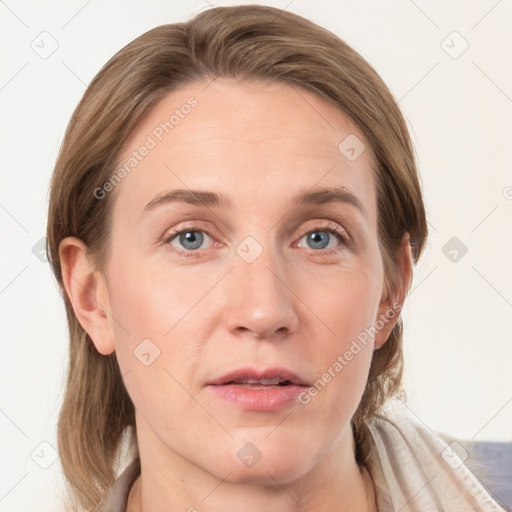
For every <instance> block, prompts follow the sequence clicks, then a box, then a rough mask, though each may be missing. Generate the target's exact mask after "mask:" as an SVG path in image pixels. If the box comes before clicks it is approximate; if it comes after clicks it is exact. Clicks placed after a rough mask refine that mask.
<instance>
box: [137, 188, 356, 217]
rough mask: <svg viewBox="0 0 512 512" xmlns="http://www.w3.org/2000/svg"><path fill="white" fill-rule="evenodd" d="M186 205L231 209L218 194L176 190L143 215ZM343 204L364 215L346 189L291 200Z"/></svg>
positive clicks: (303, 193) (155, 200) (158, 199)
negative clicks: (179, 203) (164, 207)
mask: <svg viewBox="0 0 512 512" xmlns="http://www.w3.org/2000/svg"><path fill="white" fill-rule="evenodd" d="M176 202H181V203H188V204H192V205H196V206H208V207H222V208H225V209H229V208H232V207H233V202H232V201H231V199H230V198H229V197H227V196H225V195H224V194H221V193H218V192H210V191H205V190H190V189H189V190H186V189H177V190H169V191H164V192H161V193H160V194H157V195H156V196H155V197H154V198H153V199H151V201H150V202H149V203H148V204H146V206H145V208H144V212H143V214H145V213H147V212H149V211H151V210H154V209H156V208H157V207H159V206H162V205H164V204H170V203H176ZM335 202H336V203H345V204H349V205H352V206H354V207H355V208H357V209H358V210H359V211H360V212H361V213H362V214H363V215H366V210H365V209H364V207H363V205H362V204H361V201H359V199H358V198H357V197H356V196H355V195H354V194H353V193H352V192H351V191H350V190H348V189H347V188H346V187H343V186H338V187H329V188H321V189H317V190H314V191H313V190H305V191H301V192H299V193H298V194H297V195H296V196H295V197H294V198H293V199H292V203H293V205H295V206H302V205H321V204H326V203H335Z"/></svg>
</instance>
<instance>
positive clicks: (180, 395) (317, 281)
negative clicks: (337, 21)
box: [48, 6, 503, 512]
mask: <svg viewBox="0 0 512 512" xmlns="http://www.w3.org/2000/svg"><path fill="white" fill-rule="evenodd" d="M426 236H427V226H426V220H425V210H424V205H423V200H422V195H421V189H420V184H419V179H418V175H417V169H416V166H415V161H414V156H413V150H412V146H411V142H410V138H409V134H408V132H407V128H406V125H405V122H404V119H403V117H402V115H401V113H400V111H399V109H398V107H397V105H396V103H395V101H394V99H393V97H392V95H391V94H390V92H389V90H388V89H387V87H386V86H385V84H384V83H383V82H382V80H381V79H380V77H379V76H378V75H377V74H376V72H375V71H374V70H373V69H372V68H371V67H370V66H369V64H368V63H367V62H366V61H365V60H364V59H363V58H362V57H361V56H360V55H359V54H357V53H356V52H355V51H354V50H353V49H351V48H350V47H349V46H347V45H346V44H345V43H344V42H343V41H341V40H340V39H339V38H337V37H336V36H335V35H333V34H332V33H330V32H328V31H326V30H324V29H322V28H320V27H318V26H316V25H314V24H313V23H311V22H309V21H307V20H305V19H303V18H301V17H299V16H297V15H294V14H291V13H288V12H285V11H280V10H277V9H274V8H270V7H262V6H240V7H231V8H214V9H211V10H208V11H206V12H203V13H201V14H199V15H197V16H196V17H195V18H194V19H192V20H191V21H189V22H188V23H180V24H175V25H165V26H161V27H157V28H155V29H153V30H151V31H149V32H147V33H146V34H143V35H142V36H140V37H139V38H137V39H136V40H135V41H133V42H132V43H130V44H129V45H127V46H126V47H125V48H123V49H122V50H121V51H120V52H118V53H117V54H116V55H115V56H114V57H113V58H112V59H111V60H110V61H109V62H108V63H107V64H106V65H105V66H104V67H103V68H102V70H101V71H100V72H99V73H98V75H97V76H96V77H95V78H94V80H93V81H92V83H91V84H90V86H89V87H88V89H87V91H86V92H85V94H84V97H83V99H82V100H81V102H80V104H79V105H78V107H77V109H76V111H75V113H74V114H73V117H72V119H71V122H70V124H69V127H68V130H67V132H66V136H65V139H64V142H63V146H62V149H61V152H60V155H59V158H58V161H57V164H56V168H55V172H54V176H53V179H52V186H51V197H50V207H49V220H48V252H49V260H50V262H51V264H52V268H53V271H54V272H55V275H56V277H57V280H58V282H59V284H60V286H61V287H62V290H63V292H64V300H65V303H66V308H67V314H68V322H69V328H70V367H69V374H68V382H67V389H66V393H65V397H64V403H63V406H62V410H61V414H60V419H59V427H58V429H59V431H58V439H59V452H60V456H61V461H62V466H63V469H64V472H65V475H66V478H67V480H68V482H69V484H70V490H71V491H72V494H73V495H74V496H75V497H76V499H77V501H78V505H80V506H83V507H84V508H85V509H87V510H104V511H106V510H122V511H125V510H126V511H129V512H135V511H137V512H138V511H157V510H166V511H168V510H190V511H192V510H205V511H209V510H223V511H229V510H232V509H233V510H235V509H236V510H240V508H241V507H242V508H243V510H245V511H260V510H262V509H266V510H280V511H292V510H293V511H295V510H308V511H311V512H312V511H316V510H337V511H339V510H346V511H355V510H364V511H376V510H379V511H391V510H397V511H398V510H402V511H404V512H405V511H413V510H422V511H424V510H425V511H426V510H429V511H430V510H432V511H433V510H449V511H459V510H460V511H463V510H464V511H466V510H479V511H498V510H503V509H501V507H499V506H498V505H497V504H496V502H494V501H493V499H492V498H491V497H490V496H489V495H488V494H487V493H486V492H485V490H484V489H483V487H482V486H481V485H480V484H479V483H478V481H477V480H476V479H475V477H473V475H472V474H471V473H470V472H469V471H468V470H467V469H466V468H465V466H464V465H457V464H449V463H448V462H446V460H447V458H446V457H445V456H444V455H442V452H443V450H444V449H445V448H446V444H444V443H443V442H442V441H441V440H440V439H439V438H438V437H437V436H435V435H434V434H432V433H431V432H430V431H429V430H428V429H427V428H426V427H424V426H423V425H421V424H419V423H418V422H417V421H415V420H414V418H413V417H412V416H411V415H410V414H408V413H407V408H406V407H405V406H404V405H403V402H401V401H400V400H394V401H390V399H391V398H393V397H394V398H397V397H398V398H400V397H402V395H401V394H400V393H401V387H400V382H401V374H402V325H401V319H400V310H401V308H402V305H403V303H404V300H405V297H406V294H407V291H408V288H409V286H410V283H411V277H412V266H413V264H414V263H416V261H417V260H418V258H419V257H420V255H421V252H422V249H423V247H424V243H425V239H426ZM402 398H403V397H402ZM393 403H394V404H395V405H394V406H392V405H393ZM400 405H401V407H400ZM125 434H126V436H127V437H126V438H125V437H124V436H125ZM125 439H126V440H127V443H128V447H129V448H130V449H131V451H132V456H133V462H132V463H131V464H130V465H129V466H128V468H127V469H126V470H125V471H124V473H123V474H122V475H121V477H120V478H119V479H118V480H117V481H116V482H115V483H114V479H115V475H116V472H117V469H118V464H119V457H120V453H121V451H122V448H123V446H124V445H123V443H122V441H123V440H125Z"/></svg>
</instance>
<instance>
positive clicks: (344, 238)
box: [163, 222, 351, 258]
mask: <svg viewBox="0 0 512 512" xmlns="http://www.w3.org/2000/svg"><path fill="white" fill-rule="evenodd" d="M189 231H196V232H200V233H206V234H207V235H208V236H209V237H210V238H211V239H212V240H214V237H213V236H212V235H211V234H210V233H209V231H208V230H207V229H204V228H202V227H201V226H198V225H197V224H190V225H186V226H183V227H182V228H181V229H179V230H173V231H171V232H170V233H167V234H166V235H165V237H164V239H163V243H164V244H165V245H167V246H171V242H172V240H174V239H175V238H176V237H177V236H178V235H181V234H183V233H187V232H189ZM314 231H325V232H327V233H330V234H334V235H335V236H337V237H338V238H339V239H340V244H339V246H336V247H332V248H330V249H320V250H315V249H310V251H311V252H313V253H317V254H318V255H319V256H325V255H330V254H335V253H339V252H341V251H343V250H344V247H343V246H345V247H351V243H350V239H349V236H348V234H347V233H346V232H345V230H340V228H339V227H338V226H337V225H336V224H334V223H333V222H326V223H323V224H321V225H314V226H309V227H308V228H307V229H305V230H301V231H300V235H299V240H300V239H301V238H302V237H303V236H304V235H307V234H308V233H312V232H314ZM171 247H172V250H173V251H175V252H176V253H177V254H179V255H180V256H184V257H186V258H190V257H199V256H201V252H202V251H201V250H195V251H191V250H188V251H187V250H185V249H178V248H177V247H174V246H171Z"/></svg>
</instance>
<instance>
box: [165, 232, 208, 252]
mask: <svg viewBox="0 0 512 512" xmlns="http://www.w3.org/2000/svg"><path fill="white" fill-rule="evenodd" d="M205 241H207V242H208V241H209V245H208V246H207V247H204V246H203V244H204V243H205ZM211 242H212V237H211V236H210V235H209V234H208V233H206V232H205V231H202V230H199V229H192V228H185V229H182V230H181V231H175V232H173V233H171V234H170V235H169V236H168V237H167V239H166V240H165V243H167V244H169V245H172V246H173V247H176V248H177V249H178V252H187V251H197V249H207V248H208V247H210V246H211Z"/></svg>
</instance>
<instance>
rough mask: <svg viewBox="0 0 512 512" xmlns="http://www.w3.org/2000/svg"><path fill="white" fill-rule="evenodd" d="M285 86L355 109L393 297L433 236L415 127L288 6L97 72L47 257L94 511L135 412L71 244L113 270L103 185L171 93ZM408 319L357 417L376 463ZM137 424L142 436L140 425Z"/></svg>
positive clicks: (70, 458) (355, 58)
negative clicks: (79, 281)
mask: <svg viewBox="0 0 512 512" xmlns="http://www.w3.org/2000/svg"><path fill="white" fill-rule="evenodd" d="M221 77H226V78H235V79H239V80H243V79H263V80H270V81H279V82H282V83H286V84H289V85H291V86H296V87H299V88H302V89H304V90H307V91H310V92H312V93H314V94H316V95H318V96H320V97H322V98H323V99H325V100H326V101H328V102H330V103H331V104H333V105H335V106H336V107H337V108H338V109H339V110H340V111H342V112H343V113H345V114H346V115H348V116H349V117H350V118H351V119H352V120H353V121H354V122H355V124H356V125H357V126H358V127H359V128H360V130H361V131H362V133H363V134H364V136H365V138H366V139H367V141H368V142H369V144H370V146H371V150H372V155H373V157H374V162H375V169H374V171H375V180H376V186H377V202H378V214H379V220H378V230H379V243H380V245H381V250H382V255H383V264H384V269H385V276H386V285H387V286H388V287H389V288H388V289H390V290H391V289H394V287H396V286H397V285H398V274H397V271H396V270H397V268H396V259H395V255H396V251H397V250H398V248H399V246H400V244H401V241H402V237H403V235H404V234H405V233H409V234H410V236H411V245H413V249H414V251H413V255H414V260H415V262H416V261H417V260H418V258H419V256H420V254H421V252H422V249H423V245H424V242H425V239H426V235H427V225H426V219H425V210H424V205H423V200H422V195H421V189H420V184H419V178H418V175H417V169H416V164H415V158H414V154H413V148H412V144H411V141H410V137H409V133H408V130H407V127H406V123H405V121H404V118H403V117H402V114H401V112H400V110H399V108H398V105H397V103H396V102H395V100H394V99H393V96H392V95H391V93H390V91H389V89H388V88H387V86H386V85H385V84H384V82H383V81H382V79H381V78H380V77H379V75H378V74H377V73H376V72H375V70H374V69H373V68H372V67H371V66H370V65H369V64H368V62H367V61H366V60H365V59H364V58H363V57H361V55H359V54H358V53H357V52H356V51H355V50H353V49H352V48H351V47H350V46H348V45H347V44H346V43H345V42H344V41H342V40H341V39H339V38H338V37H337V36H335V35H334V34H332V33H331V32H329V31H328V30H326V29H324V28H321V27H319V26H317V25H315V24H314V23H312V22H310V21H308V20H306V19H304V18H302V17H300V16H298V15H296V14H293V13H290V12H286V11H283V10H280V9H275V8H272V7H266V6H257V5H244V6H238V7H217V8H213V9H209V10H207V11H204V12H202V13H199V14H198V15H196V16H195V17H194V18H192V19H191V20H190V21H188V22H186V23H176V24H170V25H162V26H159V27H157V28H154V29H152V30H150V31H148V32H146V33H145V34H143V35H141V36H140V37H138V38H137V39H135V40H134V41H132V42H131V43H129V44H128V45H127V46H125V47H124V48H122V49H121V50H120V51H119V52H118V53H117V54H116V55H114V56H113V57H112V58H111V59H110V60H109V62H107V64H105V65H104V66H103V68H102V69H101V70H100V71H99V73H98V74H97V75H96V76H95V77H94V79H93V80H92V82H91V84H90V85H89V87H88V88H87V90H86V91H85V94H84V96H83V98H82V99H81V101H80V103H79V104H78V106H77V108H76V110H75V111H74V113H73V116H72V118H71V121H70V123H69V126H68V128H67V131H66V134H65V137H64V141H63V143H62V147H61V149H60V153H59V156H58V159H57V162H56V166H55V170H54V174H53V177H52V182H51V192H50V203H49V216H48V230H47V238H48V243H47V252H48V260H49V261H50V264H51V267H52V270H53V272H54V274H55V276H56V279H57V281H58V283H59V285H60V289H61V292H62V295H63V299H64V301H65V305H66V312H67V319H68V325H69V336H70V345H69V368H68V374H67V383H66V390H65V395H64V400H63V404H62V408H61V411H60V416H59V423H58V449H59V453H60V459H61V463H62V467H63V471H64V474H65V477H66V481H67V484H68V486H69V488H70V491H71V492H72V494H73V495H74V497H75V498H76V499H78V502H79V504H80V505H82V506H83V507H85V508H86V509H87V510H93V509H94V507H95V505H96V504H97V503H98V501H99V499H100V497H101V494H102V493H104V491H105V490H106V489H107V488H108V487H109V486H110V485H111V484H112V483H113V481H114V479H115V473H116V467H115V466H116V456H118V454H119V452H118V450H119V448H120V445H121V440H122V438H123V435H125V434H126V432H130V431H131V438H130V442H131V446H132V447H133V448H134V449H135V451H136V453H138V448H137V440H136V436H135V413H134V407H133V404H132V402H131V399H130V397H129V396H128V393H127V391H126V389H125V387H124V383H123V379H122V376H121V374H120V370H119V366H118V364H117V359H116V355H115V353H113V354H110V355H108V356H105V355H101V354H99V353H98V352H97V351H96V349H95V347H94V345H93V343H92V341H91V339H90V337H89V336H88V334H87V333H86V332H85V331H84V330H83V329H82V327H81V326H80V324H79V322H78V320H77V318H76V316H75V313H74V311H73V307H72V305H71V303H70V301H69V299H68V297H67V295H66V293H65V292H64V289H63V280H62V269H61V264H60V261H59V244H60V242H61V241H62V240H63V239H64V238H65V237H68V236H76V237H78V238H80V239H82V240H83V241H84V243H85V244H86V245H87V247H88V250H89V252H90V253H91V254H92V255H94V257H95V258H96V261H97V263H98V268H100V269H101V267H102V265H103V263H104V262H105V258H106V255H107V253H108V248H109V240H110V226H111V217H110V215H111V211H112V196H113V194H107V196H106V197H105V198H104V199H101V200H99V199H97V198H96V197H95V194H94V190H96V189H97V188H98V187H101V186H102V185H103V184H104V183H105V182H106V181H108V180H109V178H110V177H111V176H112V175H113V172H114V170H115V166H116V163H117V162H116V161H117V158H118V155H119V153H120V150H121V148H122V147H123V144H124V143H125V142H126V140H127V138H128V137H129V135H130V134H131V133H132V132H133V130H134V129H135V127H136V126H137V124H138V123H139V122H140V121H141V119H142V116H143V115H144V114H145V113H147V112H148V111H149V109H150V108H151V107H152V106H153V105H154V104H155V103H156V102H157V101H158V100H159V99H161V98H162V97H163V96H164V95H166V94H168V93H169V92H171V91H173V90H176V89H177V88H182V87H183V86H185V85H187V84H190V83H193V82H199V81H203V82H206V81H208V80H211V79H214V78H221ZM402 369H403V356H402V321H401V318H399V319H398V321H397V323H396V325H395V326H394V328H393V330H392V332H391V334H390V337H389V339H388V340H387V342H386V343H385V344H384V345H383V346H382V348H380V349H379V350H376V351H375V352H374V354H373V360H372V363H371V368H370V373H369V377H368V381H367V385H366V389H365V391H364V394H363V397H362V399H361V402H360V404H359V407H358V409H357V411H356V413H355V415H354V417H353V419H352V428H353V430H354V434H355V441H356V459H357V460H358V462H359V463H364V461H365V460H366V458H367V456H368V450H369V449H370V445H369V435H370V433H369V431H368V429H367V427H366V425H365V423H366V422H367V421H368V420H369V419H370V418H371V417H372V416H373V415H374V414H376V413H377V412H378V411H379V410H380V409H381V407H382V406H383V404H384V402H385V401H386V400H387V399H388V398H389V397H391V396H392V395H395V394H397V393H400V394H401V395H402V396H403V389H402V387H401V377H402ZM130 427H131V428H130Z"/></svg>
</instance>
